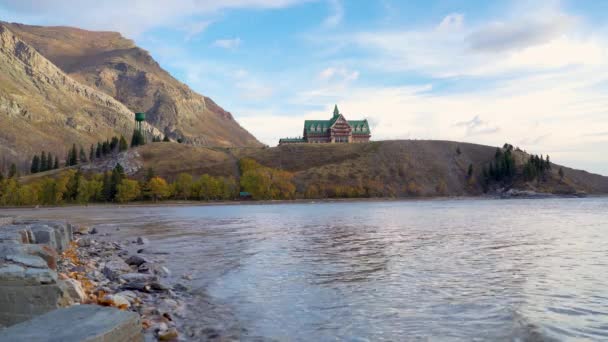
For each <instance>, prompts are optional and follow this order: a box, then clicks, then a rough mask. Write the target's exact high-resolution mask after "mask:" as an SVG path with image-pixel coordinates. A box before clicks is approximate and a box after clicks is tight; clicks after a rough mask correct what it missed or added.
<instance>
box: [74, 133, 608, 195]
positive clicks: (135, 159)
mask: <svg viewBox="0 0 608 342" xmlns="http://www.w3.org/2000/svg"><path fill="white" fill-rule="evenodd" d="M458 151H460V153H458ZM128 153H129V155H128V156H129V157H128V158H127V159H125V156H123V158H122V159H120V162H121V163H122V164H123V166H124V165H128V167H127V169H128V170H130V174H132V175H133V176H135V177H136V178H139V179H143V178H144V177H145V174H146V170H147V169H148V168H153V169H154V171H155V173H156V174H157V175H160V176H162V177H164V178H166V179H168V180H170V181H171V180H174V179H176V177H177V175H178V174H180V173H189V174H192V175H194V176H195V177H197V176H200V175H202V174H205V173H206V174H210V175H213V176H232V177H234V178H238V177H239V169H238V160H239V159H241V158H246V157H248V158H253V159H254V160H256V161H258V162H259V163H260V164H262V165H264V166H268V167H272V168H276V169H283V170H286V171H290V172H292V173H293V174H294V180H293V181H294V183H295V185H296V188H297V190H298V192H299V193H306V191H307V190H309V189H310V188H311V186H316V187H318V188H319V189H325V190H326V191H328V192H331V191H334V190H333V189H334V188H335V186H339V187H342V188H347V189H360V188H371V189H374V191H375V196H384V197H395V196H397V197H411V196H476V195H481V194H483V193H484V186H483V175H482V169H483V167H484V166H486V165H488V163H490V162H491V161H492V160H493V159H494V155H495V153H496V147H491V146H483V145H475V144H468V143H458V142H451V141H424V140H404V141H380V142H372V143H368V144H311V145H309V144H303V145H284V146H279V147H274V148H230V149H227V148H205V147H197V146H190V145H184V144H176V143H154V144H148V145H146V146H142V147H139V148H137V149H134V150H130V151H129V152H128ZM514 153H515V159H516V165H517V168H518V174H517V175H516V177H515V181H514V182H513V184H511V185H510V186H509V188H511V187H512V188H514V189H518V190H530V191H536V192H546V193H558V194H574V193H578V192H585V193H588V194H608V177H604V176H600V175H594V174H590V173H588V172H585V171H580V170H575V169H571V168H567V167H563V170H564V178H563V179H561V178H560V177H559V175H558V170H559V168H560V166H559V165H555V164H553V167H552V170H551V171H550V172H548V174H547V176H546V178H545V179H544V180H543V181H542V182H536V181H535V182H524V181H523V179H522V177H521V169H522V167H523V163H524V161H526V160H527V159H528V158H529V156H528V155H527V154H526V153H524V152H521V151H516V152H514ZM116 161H118V159H116V160H114V161H113V162H105V163H102V164H98V165H97V166H95V167H87V168H86V169H89V170H91V169H92V170H94V171H96V172H100V171H104V170H109V169H111V168H113V166H114V165H115V164H116ZM469 165H473V176H472V177H468V175H467V173H468V168H469ZM494 190H496V189H494Z"/></svg>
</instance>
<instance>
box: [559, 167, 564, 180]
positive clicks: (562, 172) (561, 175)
mask: <svg viewBox="0 0 608 342" xmlns="http://www.w3.org/2000/svg"><path fill="white" fill-rule="evenodd" d="M558 173H559V179H560V180H563V179H564V169H562V168H561V167H560V168H559V171H558Z"/></svg>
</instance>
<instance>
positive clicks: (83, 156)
mask: <svg viewBox="0 0 608 342" xmlns="http://www.w3.org/2000/svg"><path fill="white" fill-rule="evenodd" d="M79 155H80V162H81V163H86V162H87V154H86V153H85V152H84V148H82V145H80V153H79Z"/></svg>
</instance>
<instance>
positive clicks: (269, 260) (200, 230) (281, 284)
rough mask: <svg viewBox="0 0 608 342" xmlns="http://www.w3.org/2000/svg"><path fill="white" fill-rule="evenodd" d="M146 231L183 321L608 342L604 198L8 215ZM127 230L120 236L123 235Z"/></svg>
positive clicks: (239, 329) (308, 330) (279, 329)
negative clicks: (183, 288) (187, 289)
mask: <svg viewBox="0 0 608 342" xmlns="http://www.w3.org/2000/svg"><path fill="white" fill-rule="evenodd" d="M0 214H19V215H24V216H30V217H44V218H61V219H66V220H69V221H72V222H78V223H86V224H90V225H97V226H98V227H99V230H100V231H101V232H104V231H107V232H111V233H112V234H113V236H114V237H116V238H117V239H123V238H124V239H132V238H133V237H136V236H141V235H145V236H147V237H148V238H149V239H150V240H151V245H152V246H151V248H155V249H158V250H161V251H164V252H168V253H169V254H168V255H166V262H167V266H168V267H169V269H171V271H172V273H173V274H174V275H175V276H174V278H173V279H172V281H174V282H180V281H183V280H181V278H180V275H182V274H188V273H190V274H192V276H193V279H192V281H190V282H188V284H189V285H191V286H193V288H194V291H193V296H192V298H190V304H191V306H190V307H189V312H190V314H189V317H188V319H187V321H188V322H187V323H188V324H191V325H197V326H200V327H208V328H211V329H214V331H217V332H218V334H220V335H221V336H227V337H234V338H239V339H242V340H264V341H265V340H277V341H285V340H290V341H335V340H347V341H404V340H450V341H471V340H492V341H497V340H522V341H523V340H539V341H543V340H606V339H608V198H587V199H542V200H523V199H522V200H476V199H460V200H423V201H379V202H373V201H370V202H337V203H325V202H324V203H310V204H302V203H300V204H270V205H266V204H265V205H218V206H173V207H162V206H143V207H122V208H119V207H113V206H98V207H73V208H57V209H38V210H3V211H0ZM117 227H118V228H120V230H119V231H116V228H117Z"/></svg>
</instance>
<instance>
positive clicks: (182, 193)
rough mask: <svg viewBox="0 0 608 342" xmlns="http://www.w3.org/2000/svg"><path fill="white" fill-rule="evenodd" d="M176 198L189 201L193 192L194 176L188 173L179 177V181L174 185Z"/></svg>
mask: <svg viewBox="0 0 608 342" xmlns="http://www.w3.org/2000/svg"><path fill="white" fill-rule="evenodd" d="M174 187H175V197H179V198H182V199H184V200H187V199H188V198H189V197H190V195H191V192H192V175H190V174H187V173H180V174H179V175H178V176H177V180H176V181H175V184H174Z"/></svg>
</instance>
